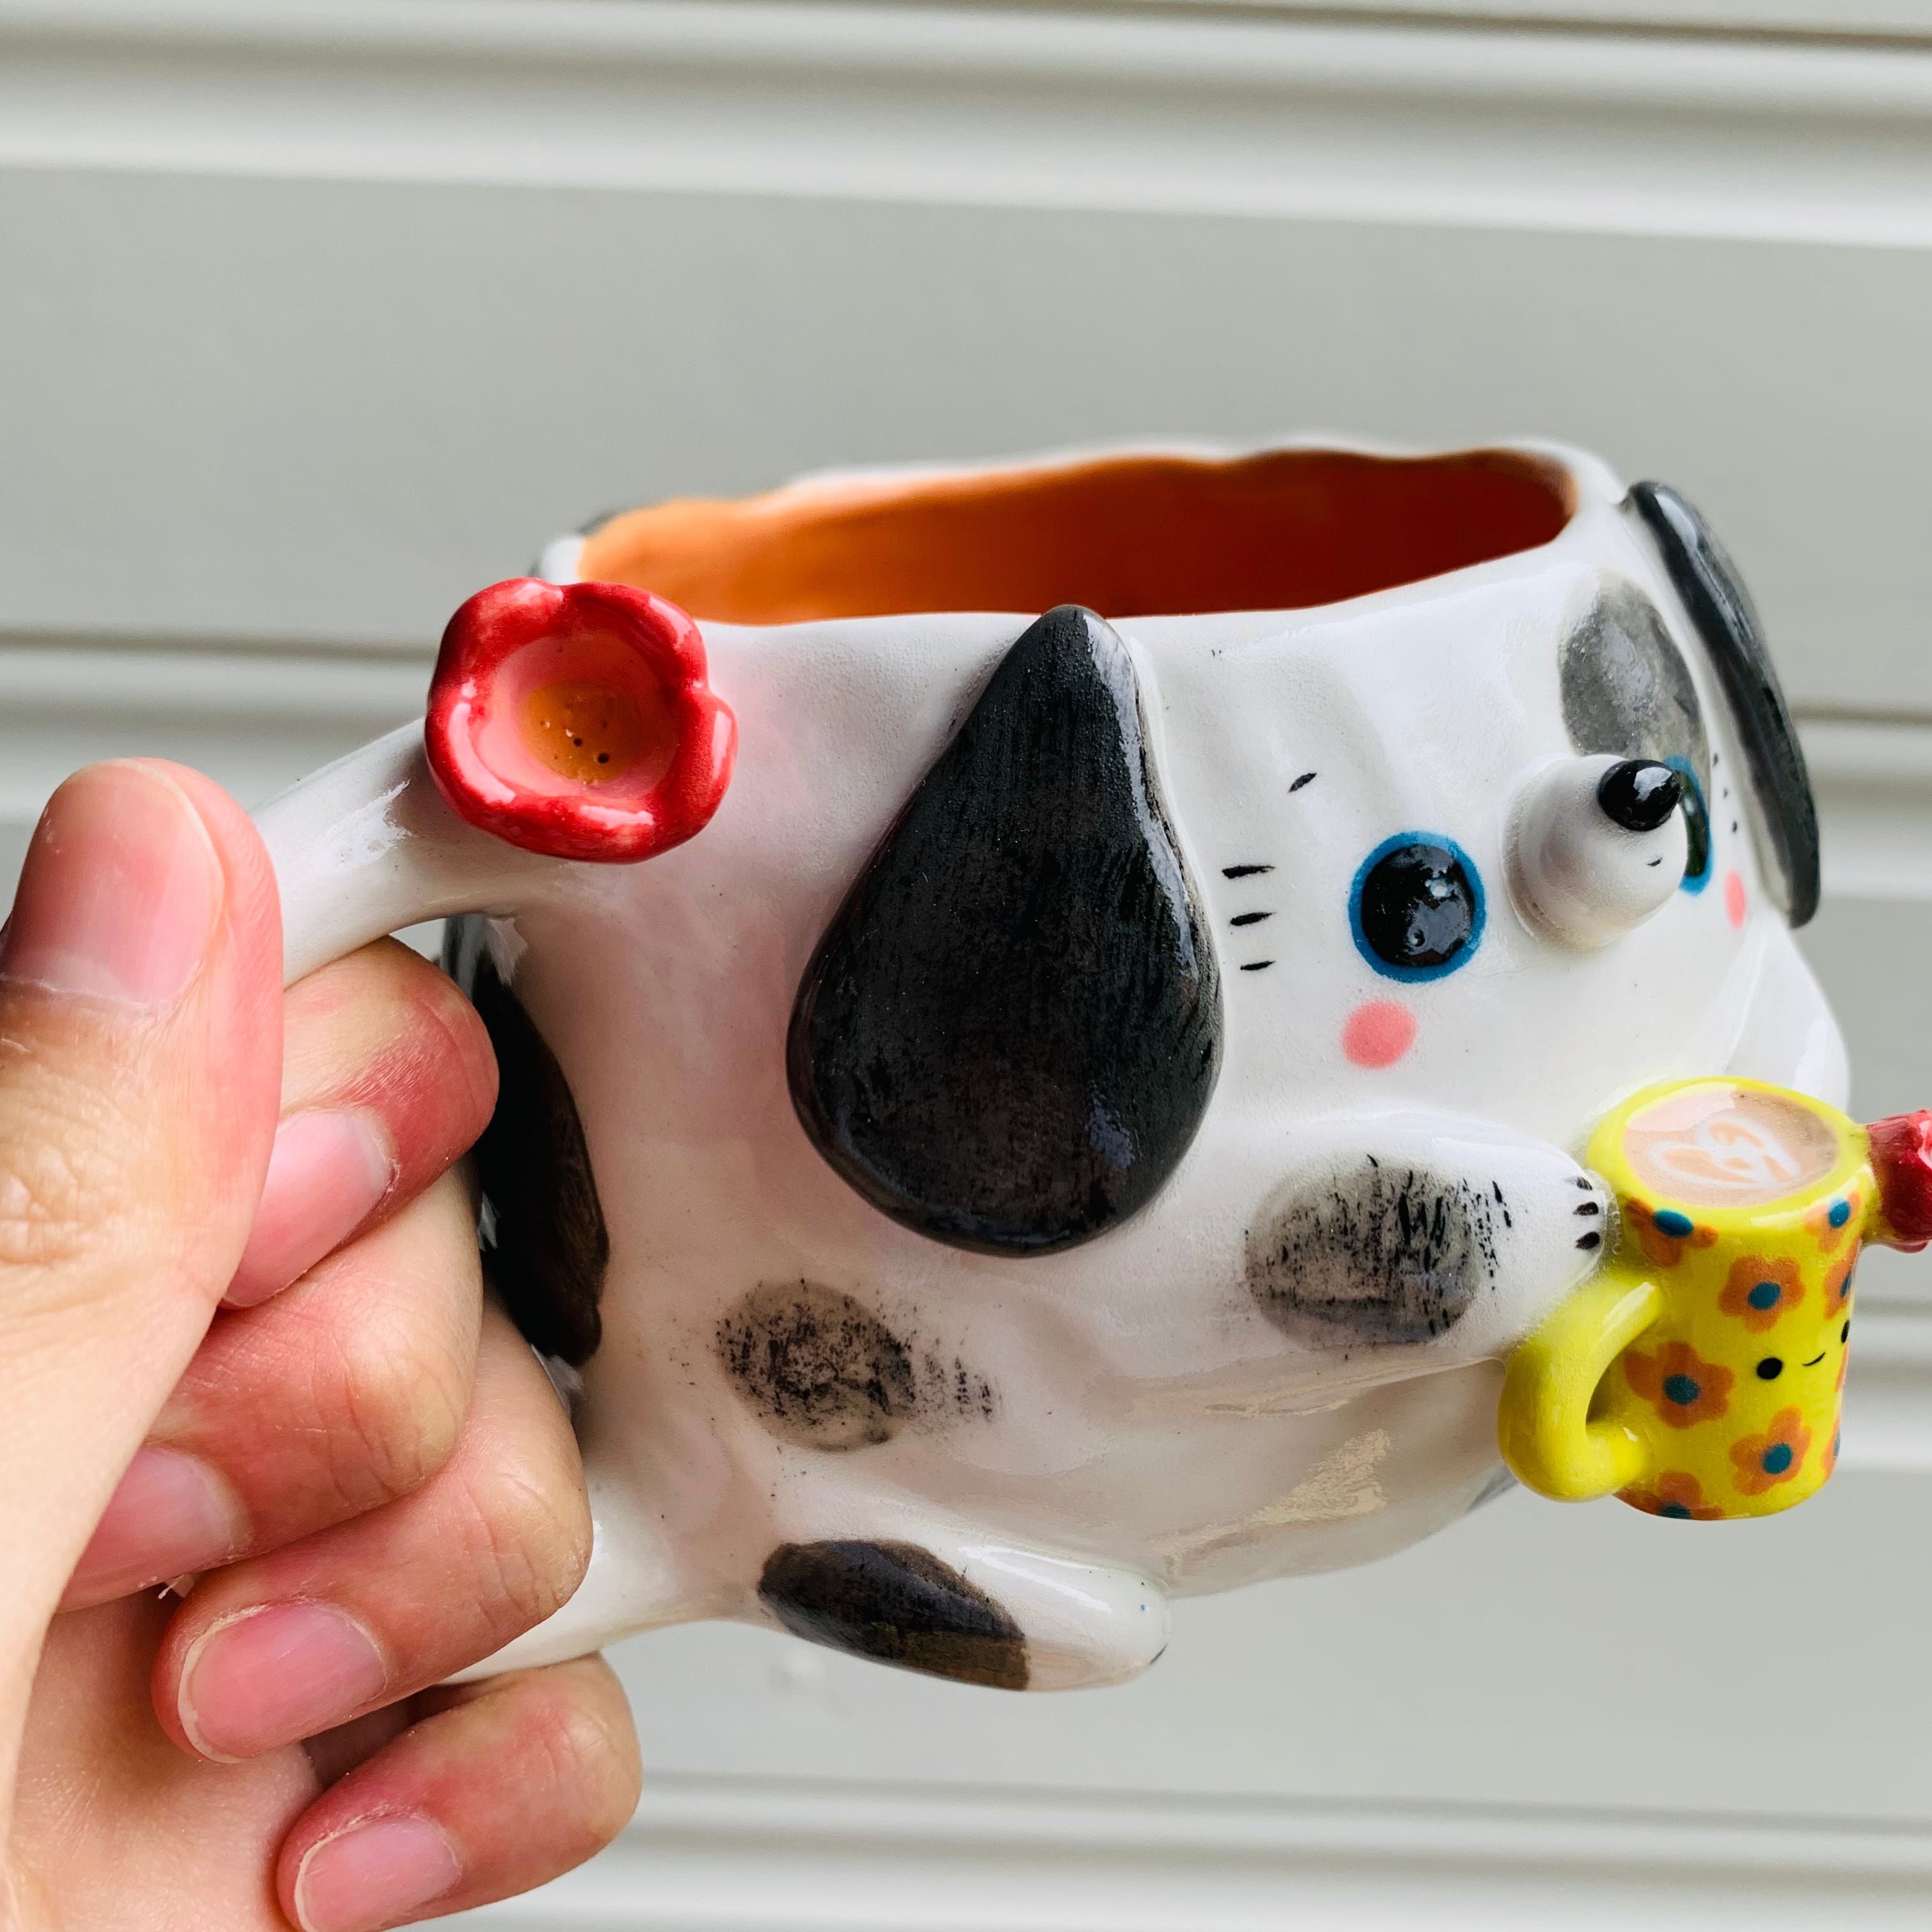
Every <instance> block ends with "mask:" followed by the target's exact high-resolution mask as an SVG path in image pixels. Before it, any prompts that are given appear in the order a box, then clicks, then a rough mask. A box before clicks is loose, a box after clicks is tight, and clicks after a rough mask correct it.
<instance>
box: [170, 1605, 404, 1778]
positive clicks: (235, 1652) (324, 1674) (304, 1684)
mask: <svg viewBox="0 0 1932 1932" xmlns="http://www.w3.org/2000/svg"><path fill="white" fill-rule="evenodd" d="M388 1681H389V1669H388V1667H387V1666H386V1664H384V1663H383V1658H382V1654H381V1652H379V1651H378V1650H377V1648H376V1644H375V1640H374V1639H373V1638H372V1637H371V1636H370V1635H369V1634H368V1631H365V1629H364V1628H362V1625H360V1624H359V1623H358V1622H356V1620H355V1619H354V1618H353V1617H350V1616H345V1615H344V1613H342V1612H341V1611H340V1610H332V1609H331V1608H330V1607H329V1606H328V1605H327V1604H270V1605H269V1606H268V1607H267V1608H266V1609H263V1610H245V1611H244V1612H243V1613H242V1615H241V1616H239V1617H233V1618H231V1619H229V1621H228V1622H226V1623H221V1624H217V1625H215V1626H214V1628H213V1629H212V1630H211V1631H207V1632H205V1634H203V1635H202V1637H200V1638H199V1639H198V1640H197V1641H196V1643H195V1646H194V1647H193V1649H192V1650H190V1652H188V1658H187V1665H186V1667H184V1669H183V1670H182V1672H181V1694H180V1703H179V1704H178V1706H177V1709H178V1710H179V1712H180V1714H181V1729H182V1730H184V1731H185V1732H186V1733H187V1736H188V1742H190V1744H192V1745H193V1746H194V1748H196V1750H197V1751H199V1752H200V1753H201V1754H202V1756H203V1757H211V1758H222V1759H226V1760H229V1762H231V1763H233V1762H234V1761H236V1760H239V1759H242V1758H248V1757H258V1756H259V1755H260V1754H261V1753H262V1752H263V1751H270V1750H272V1749H273V1748H275V1746H276V1745H286V1744H293V1742H295V1741H296V1739H298V1738H307V1737H313V1736H314V1735H315V1733H317V1731H326V1730H329V1728H330V1727H331V1726H332V1725H335V1724H344V1723H346V1722H347V1721H348V1720H349V1719H350V1718H353V1717H354V1716H355V1715H356V1713H357V1712H359V1711H361V1710H362V1709H365V1707H366V1706H369V1705H371V1704H373V1703H375V1702H376V1701H377V1699H379V1698H380V1697H381V1696H382V1694H383V1686H384V1685H386V1683H387V1682H388Z"/></svg>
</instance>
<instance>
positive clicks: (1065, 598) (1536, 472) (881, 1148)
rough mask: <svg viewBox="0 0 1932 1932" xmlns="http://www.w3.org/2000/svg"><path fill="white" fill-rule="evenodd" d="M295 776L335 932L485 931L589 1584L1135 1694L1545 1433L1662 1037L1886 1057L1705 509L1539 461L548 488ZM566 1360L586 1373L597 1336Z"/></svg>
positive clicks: (1752, 1050)
mask: <svg viewBox="0 0 1932 1932" xmlns="http://www.w3.org/2000/svg"><path fill="white" fill-rule="evenodd" d="M541 570H542V575H541V577H535V578H523V579H518V580H511V582H508V583H504V584H499V585H497V586H493V588H491V589H489V590H487V591H484V592H481V593H479V595H478V596H477V597H476V598H472V600H471V601H469V603H468V604H466V605H465V606H464V607H463V609H462V610H460V611H459V612H458V613H457V615H456V616H455V618H454V619H452V622H451V625H450V627H449V631H448V633H447V634H446V637H445V640H444V644H443V655H442V658H441V660H440V663H439V666H438V668H437V674H436V680H435V683H434V688H433V690H432V693H431V703H430V707H429V716H428V722H427V727H426V728H425V726H424V725H422V724H418V725H413V726H410V727H407V728H406V729H404V730H401V731H398V732H397V733H394V734H393V735H392V736H390V737H388V738H386V739H383V740H382V741H381V742H379V743H377V744H374V745H371V746H369V747H368V748H366V749H365V750H364V751H359V752H357V753H356V754H353V755H352V756H351V757H348V758H347V759H345V760H342V761H341V763H338V764H336V765H335V766H331V767H330V768H329V769H327V770H326V771H323V772H320V773H318V774H317V775H315V776H314V777H313V778H310V779H308V780H307V781H305V782H304V783H303V784H301V785H299V786H298V787H296V789H295V790H293V791H292V792H290V793H288V794H287V795H286V796H284V797H283V798H281V799H279V800H278V801H276V802H275V803H274V804H272V805H270V806H269V807H268V808H266V810H265V811H263V814H261V820H260V822H261V823H262V826H263V830H264V832H265V833H266V835H267V838H268V840H269V845H270V847H271V850H272V853H273V855H274V857H275V865H276V868H277V871H278V875H279V877H280V880H281V889H282V894H283V907H284V922H285V926H286V931H287V970H288V972H289V974H290V977H291V978H293V977H296V976H297V975H299V974H302V973H303V972H305V971H308V970H310V969H311V968H313V967H314V966H316V965H318V964H320V963H321V962H323V961H325V960H326V959H330V958H332V957H334V956H337V955H338V954H340V953H343V952H344V951H346V950H349V949H350V948H351V947H355V946H356V945H358V944H362V942H364V941H367V940H368V939H370V938H374V936H376V935H379V934H381V933H384V932H390V931H392V930H395V929H398V928H399V927H401V926H405V925H407V924H410V923H411V922H416V921H418V920H421V919H428V918H432V917H436V916H452V924H451V926H450V928H449V935H450V937H449V947H448V950H447V962H448V964H449V966H450V968H451V970H452V971H453V972H454V973H455V974H456V975H457V977H458V979H459V980H460V982H461V983H462V984H463V986H465V987H466V989H468V990H469V993H470V995H471V997H472V998H473V999H474V1000H475V1003H476V1004H477V1006H478V1009H479V1010H480V1011H481V1014H482V1016H483V1017H484V1019H485V1021H486V1022H487V1024H488V1026H489V1028H490V1032H491V1034H492V1036H493V1039H494V1041H495V1043H496V1051H497V1055H498V1058H499V1064H500V1067H501V1070H502V1097H501V1100H500V1101H499V1106H498V1109H497V1112H496V1117H495V1119H494V1120H493V1123H492V1124H491V1126H490V1129H489V1130H488V1131H487V1134H486V1136H485V1137H484V1140H483V1141H482V1142H481V1144H480V1146H479V1149H478V1157H477V1158H478V1167H479V1171H480V1178H481V1186H482V1190H483V1195H484V1212H483V1215H482V1223H481V1234H482V1238H483V1240H484V1244H485V1247H486V1249H487V1251H488V1259H489V1263H490V1269H491V1272H492V1275H493V1280H494V1281H495V1283H496V1288H497V1291H498V1292H499V1294H500V1295H501V1296H502V1298H503V1300H504V1301H505V1304H506V1305H507V1306H508V1308H509V1309H510V1310H511V1313H513V1314H514V1316H515V1317H516V1318H517V1320H518V1322H520V1325H522V1327H523V1331H524V1332H525V1334H526V1335H527V1336H528V1337H529V1339H530V1340H531V1342H532V1344H533V1345H534V1346H535V1347H536V1348H538V1349H539V1350H540V1351H541V1352H543V1353H544V1355H546V1356H547V1357H548V1358H551V1360H552V1361H553V1362H554V1363H556V1364H558V1365H559V1382H560V1384H561V1385H563V1386H565V1388H568V1390H570V1391H571V1394H572V1400H573V1401H574V1408H575V1418H576V1422H577V1429H578V1431H579V1434H580V1439H581V1442H582V1444H583V1454H584V1461H585V1467H586V1472H587V1477H588V1481H589V1486H590V1490H591V1495H592V1506H593V1513H594V1517H595V1525H596V1541H595V1554H594V1556H593V1557H592V1562H591V1565H590V1569H589V1574H588V1576H587V1577H586V1580H585V1582H584V1583H583V1586H582V1587H581V1589H580V1590H579V1591H578V1592H577V1595H576V1596H575V1597H574V1598H573V1599H572V1601H571V1602H570V1603H569V1604H567V1605H566V1606H565V1607H564V1608H563V1609H562V1610H560V1611H559V1612H558V1613H557V1614H556V1616H553V1618H552V1619H550V1621H549V1622H547V1624H545V1625H542V1626H541V1627H540V1628H538V1629H537V1630H535V1631H533V1632H532V1633H531V1634H529V1636H527V1637H524V1638H523V1639H522V1640H520V1641H519V1642H518V1643H516V1644H514V1645H513V1646H511V1648H510V1649H508V1651H506V1652H504V1653H502V1656H501V1657H500V1658H498V1659H496V1660H493V1662H492V1664H491V1665H490V1666H488V1667H486V1668H493V1667H499V1666H505V1665H508V1664H512V1663H515V1664H523V1663H530V1662H535V1661H541V1660H545V1659H550V1658H560V1657H565V1656H569V1655H576V1654H577V1653H580V1652H583V1651H586V1650H588V1649H592V1648H594V1647H595V1646H597V1645H598V1644H600V1643H603V1642H604V1641H606V1640H609V1639H612V1638H614V1637H618V1636H620V1635H622V1634H624V1633H625V1632H628V1631H636V1630H639V1629H641V1628H646V1627H649V1626H652V1625H661V1624H667V1623H672V1622H679V1621H683V1620H686V1619H694V1618H712V1617H724V1618H736V1619H744V1620H747V1621H751V1622H760V1623H763V1624H766V1625H770V1626H773V1627H775V1628H783V1629H786V1630H789V1631H793V1632H795V1633H797V1634H800V1635H802V1636H805V1637H810V1638H812V1639H814V1640H817V1641H819V1642H821V1643H827V1644H830V1645H832V1646H836V1647H838V1648H841V1649H844V1650H846V1651H848V1652H854V1653H856V1654H859V1655H864V1656H867V1657H871V1658H877V1659H879V1660H880V1661H885V1662H889V1663H892V1664H898V1665H901V1666H903V1667H908V1668H911V1669H914V1670H925V1671H929V1672H932V1673H938V1674H940V1675H942V1676H948V1677H952V1678H955V1679H962V1680H965V1681H968V1682H974V1683H977V1684H983V1685H998V1686H1003V1687H1006V1688H1040V1689H1047V1688H1057V1687H1062V1686H1070V1685H1087V1684H1097V1683H1106V1682H1115V1681H1118V1680H1120V1679H1124V1678H1126V1677H1128V1676H1131V1675H1132V1674H1133V1673H1135V1672H1136V1671H1138V1670H1141V1669H1142V1668H1143V1667H1145V1666H1146V1665H1147V1664H1149V1663H1150V1662H1151V1661H1153V1660H1154V1658H1156V1657H1157V1656H1158V1655H1160V1652H1161V1650H1162V1649H1163V1646H1164V1645H1165V1644H1166V1640H1167V1629H1168V1613H1167V1606H1168V1603H1169V1599H1170V1598H1172V1597H1173V1596H1175V1595H1183V1594H1187V1593H1193V1592H1210V1591H1217V1590H1223V1589H1229V1588H1232V1587H1234V1586H1238V1585H1241V1584H1244V1583H1250V1582H1252V1581H1254V1580H1258V1579H1261V1578H1265V1577H1277V1576H1281V1575H1284V1574H1292V1573H1300V1572H1306V1571H1317V1570H1325V1569H1330V1568H1335V1567H1337V1566H1339V1565H1348V1564H1354V1563H1359V1562H1363V1561H1364V1560H1366V1559H1370V1558H1373V1557H1376V1556H1382V1555H1384V1554H1385V1553H1388V1552H1391V1551H1393V1550H1397V1549H1399V1548H1400V1547H1403V1546H1405V1545H1406V1544H1409V1543H1412V1542H1413V1541H1415V1540H1416V1539H1417V1538H1420V1537H1422V1536H1425V1535H1428V1534H1430V1532H1432V1531H1434V1530H1436V1529H1439V1528H1441V1527H1442V1526H1445V1525H1446V1524H1448V1523H1451V1522H1452V1521H1454V1520H1456V1519H1457V1518H1458V1517H1461V1516H1463V1515H1464V1514H1466V1513H1467V1512H1468V1511H1470V1510H1471V1509H1472V1508H1475V1506H1476V1505H1478V1504H1479V1503H1481V1502H1483V1501H1484V1499H1486V1498H1487V1497H1489V1496H1492V1495H1493V1494H1495V1493H1496V1492H1497V1491H1498V1490H1499V1488H1500V1487H1502V1486H1503V1485H1504V1484H1506V1483H1507V1482H1508V1476H1507V1475H1506V1473H1505V1470H1504V1468H1503V1466H1502V1462H1501V1460H1500V1459H1499V1454H1498V1448H1497V1435H1496V1415H1497V1404H1498V1399H1499V1393H1500V1391H1501V1390H1502V1385H1503V1377H1504V1367H1503V1364H1504V1362H1505V1358H1508V1356H1509V1355H1510V1354H1511V1352H1512V1350H1513V1349H1514V1348H1515V1347H1516V1346H1517V1343H1519V1342H1520V1341H1521V1340H1523V1338H1524V1337H1526V1336H1528V1335H1529V1334H1531V1333H1532V1331H1535V1329H1537V1328H1538V1325H1540V1324H1541V1322H1543V1321H1544V1318H1545V1317H1546V1316H1549V1315H1550V1313H1551V1311H1552V1310H1553V1309H1554V1308H1555V1307H1556V1306H1557V1304H1559V1302H1561V1301H1563V1300H1564V1298H1565V1296H1566V1295H1568V1293H1569V1292H1571V1290H1572V1289H1574V1288H1576V1287H1577V1285H1578V1284H1579V1283H1580V1282H1582V1281H1583V1280H1584V1278H1585V1277H1588V1276H1589V1275H1591V1274H1592V1272H1593V1271H1595V1269H1596V1268H1598V1265H1599V1263H1600V1262H1601V1261H1602V1259H1604V1256H1605V1255H1606V1254H1607V1253H1608V1251H1609V1246H1610V1243H1611V1241H1612V1240H1613V1223H1614V1221H1615V1219H1616V1202H1615V1200H1614V1199H1613V1198H1611V1195H1610V1192H1609V1190H1607V1189H1606V1187H1605V1186H1604V1184H1603V1183H1602V1182H1601V1181H1599V1180H1598V1178H1597V1177H1596V1176H1595V1175H1593V1174H1592V1173H1591V1172H1589V1171H1587V1170H1586V1169H1585V1168H1584V1167H1583V1166H1581V1165H1580V1163H1579V1160H1578V1159H1577V1154H1578V1153H1579V1152H1580V1151H1581V1149H1582V1148H1583V1145H1584V1143H1585V1142H1586V1139H1587V1136H1588V1133H1589V1129H1590V1127H1591V1124H1592V1123H1593V1122H1594V1121H1596V1120H1597V1119H1598V1118H1600V1117H1601V1116H1602V1115H1604V1113H1605V1112H1606V1110H1607V1109H1609V1108H1610V1107H1611V1106H1613V1105H1615V1104H1616V1103H1617V1101H1618V1100H1619V1098H1620V1097H1623V1096H1625V1095H1628V1094H1630V1093H1631V1092H1632V1091H1634V1090H1635V1089H1637V1088H1640V1087H1641V1086H1643V1085H1645V1084H1646V1083H1647V1082H1655V1081H1658V1080H1664V1079H1688V1078H1692V1077H1696V1076H1719V1075H1724V1074H1733V1075H1736V1076H1744V1077H1747V1078H1751V1079H1760V1080H1764V1081H1768V1082H1772V1083H1775V1084H1776V1085H1779V1086H1781V1087H1784V1088H1796V1089H1797V1090H1799V1091H1801V1092H1802V1093H1805V1094H1810V1095H1812V1096H1815V1097H1817V1098H1819V1099H1820V1100H1824V1101H1826V1102H1829V1103H1834V1104H1838V1103H1842V1101H1843V1098H1844V1089H1845V1087H1846V1064H1845V1057H1844V1052H1843V1046H1842V1043H1841V1038H1840V1036H1839V1034H1838V1029H1837V1028H1836V1026H1835V1024H1834V1022H1833V1021H1832V1016H1831V1014H1830V1013H1829V1010H1827V1007H1826V1004H1825V1002H1824V1000H1823V997H1822V996H1821V995H1820V991H1819V989H1818V987H1817V985H1816V983H1815V982H1814V980H1813V978H1812V977H1811V974H1810V973H1809V971H1808V970H1807V969H1806V967H1805V964H1804V962H1803V961H1802V959H1801V957H1800V956H1799V952H1798V950H1797V948H1796V945H1795V944H1794V943H1793V938H1792V929H1793V927H1794V926H1798V925H1800V924H1802V922H1804V920H1805V919H1807V918H1808V916H1810V915H1811V912H1812V910H1813V909H1814V906H1815V904H1816V903H1817V892H1818V854H1817V832H1816V827H1815V823H1814V814H1813V807H1812V801H1811V793H1810V790H1809V787H1808V783H1807V781H1806V778H1805V768H1804V763H1803V760H1802V756H1801V754H1800V753H1799V748H1798V745H1797V743H1796V736H1795V734H1794V732H1793V727H1792V724H1791V721H1790V717H1789V715H1788V714H1787V711H1786V709H1785V706H1784V702H1783V700H1782V698H1781V695H1780V694H1779V691H1778V682H1777V679H1776V677H1775V673H1773V671H1772V667H1771V665H1770V663H1769V659H1768V658H1767V657H1766V655H1765V652H1764V649H1763V645H1762V643H1761V642H1760V638H1759V635H1758V633H1757V629H1756V628H1755V625H1754V619H1753V617H1752V615H1751V607H1750V605H1749V604H1748V601H1747V600H1746V599H1745V596H1744V594H1743V592H1742V589H1740V587H1739V584H1738V582H1737V579H1736V574H1735V573H1734V571H1733V570H1732V568H1730V565H1729V564H1728V562H1727V559H1726V558H1725V556H1724V553H1723V551H1722V550H1721V548H1720V547H1718V544H1717V543H1716V542H1715V540H1714V539H1713V538H1712V536H1711V535H1710V533H1709V531H1708V530H1707V529H1706V527H1705V526H1704V525H1703V523H1702V522H1701V521H1700V519H1699V518H1698V517H1697V514H1695V512H1694V511H1692V510H1691V508H1690V507H1689V505H1687V504H1686V503H1685V502H1684V500H1683V499H1682V498H1681V497H1680V496H1678V495H1677V494H1676V493H1674V492H1673V491H1672V490H1669V489H1667V488H1666V487H1664V486H1662V485H1660V484H1638V485H1636V486H1635V487H1632V488H1631V489H1628V490H1626V489H1625V487H1623V486H1622V484H1620V483H1619V482H1618V481H1616V479H1615V478H1613V476H1612V475H1610V473H1609V472H1607V470H1606V469H1605V468H1604V466H1603V465H1602V464H1601V463H1599V462H1598V461H1596V460H1595V459H1593V458H1589V457H1588V456H1585V455H1580V454H1578V453H1577V452H1571V451H1568V450H1565V449H1556V448H1553V447H1548V446H1519V447H1511V448H1501V449H1482V450H1476V451H1471V452H1460V453H1457V454H1451V455H1425V456H1412V455H1389V454H1386V453H1377V452H1369V451H1364V450H1355V449H1337V448H1334V447H1319V448H1317V447H1303V446H1286V447H1282V448H1276V449H1268V450H1265V451H1262V452H1258V453H1256V452H1250V453H1245V454H1238V455H1231V454H1227V453H1222V452H1202V451H1199V450H1187V451H1168V450H1145V451H1133V452H1106V453H1101V454H1097V455H1082V456H1074V457H1056V458H1050V459H1043V460H1036V461H1029V462H1025V463H1015V464H1010V465H1004V466H995V467H989V468H975V469H950V470H922V471H910V470H896V471H878V472H850V473H845V474H841V475H832V476H827V477H823V478H813V479H809V480H807V481H803V482H801V483H797V484H792V485H790V486H789V487H786V488H784V489H781V490H777V491H775V492H774V493H770V494H769V495H766V496H760V497H755V498H752V499H748V500H746V501H742V502H673V503H669V504H665V505H660V506H658V507H657V508H650V509H645V510H641V511H634V512H631V513H629V514H625V515H622V516H619V517H615V518H613V519H610V520H607V521H606V522H605V523H604V524H602V525H601V526H598V527H597V528H595V529H593V530H592V531H591V532H589V533H588V534H586V535H581V536H577V537H572V538H562V539H559V541H556V543H553V544H551V545H550V547H549V548H548V549H547V550H546V551H545V552H544V560H543V563H542V565H541ZM565 1370H567V1371H568V1373H564V1371H565Z"/></svg>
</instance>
